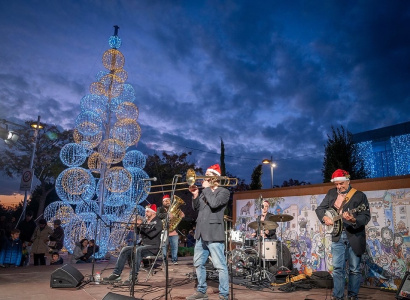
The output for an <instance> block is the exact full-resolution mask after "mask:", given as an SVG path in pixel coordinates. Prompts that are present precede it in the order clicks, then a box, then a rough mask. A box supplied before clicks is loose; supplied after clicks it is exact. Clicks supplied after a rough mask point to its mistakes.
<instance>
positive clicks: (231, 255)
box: [227, 214, 293, 280]
mask: <svg viewBox="0 0 410 300" xmlns="http://www.w3.org/2000/svg"><path fill="white" fill-rule="evenodd" d="M292 219H293V217H292V216H290V215H287V214H277V215H271V216H270V217H269V218H268V220H264V221H261V220H260V218H258V219H257V220H256V221H254V222H251V223H249V224H248V227H249V228H251V229H253V230H255V232H261V230H263V231H264V230H273V229H276V228H278V227H279V225H278V222H279V223H281V222H289V221H291V220H292ZM281 238H282V232H281ZM228 241H229V244H230V246H231V249H232V248H233V247H236V248H235V249H232V250H231V251H229V252H228V257H227V259H228V263H231V264H232V268H231V270H232V274H233V276H240V277H248V276H254V274H259V278H260V280H262V279H265V278H268V279H269V280H270V279H271V278H270V277H271V276H274V274H270V273H269V272H268V271H267V266H268V265H270V264H274V263H276V264H277V266H278V268H277V269H278V270H280V269H283V268H284V269H287V268H286V267H284V265H283V255H279V257H280V258H282V259H279V260H278V251H280V252H281V253H283V248H282V247H283V246H282V243H280V247H279V246H278V241H277V240H276V239H267V238H262V237H261V236H260V235H259V236H256V237H255V236H250V235H249V234H245V233H244V232H242V231H239V230H234V229H231V230H230V233H229V238H228ZM288 271H289V270H288Z"/></svg>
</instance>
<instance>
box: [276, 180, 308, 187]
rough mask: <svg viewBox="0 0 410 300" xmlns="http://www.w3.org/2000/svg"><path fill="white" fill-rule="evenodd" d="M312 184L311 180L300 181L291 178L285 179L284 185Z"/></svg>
mask: <svg viewBox="0 0 410 300" xmlns="http://www.w3.org/2000/svg"><path fill="white" fill-rule="evenodd" d="M308 184H311V183H310V182H305V181H299V180H297V179H296V180H294V179H292V178H290V179H289V180H288V181H286V180H285V181H284V182H283V184H282V187H288V186H298V185H308Z"/></svg>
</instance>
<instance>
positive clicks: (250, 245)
mask: <svg viewBox="0 0 410 300" xmlns="http://www.w3.org/2000/svg"><path fill="white" fill-rule="evenodd" d="M255 246H256V239H255V238H252V239H250V238H245V248H255Z"/></svg>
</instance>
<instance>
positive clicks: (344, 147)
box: [322, 126, 367, 182]
mask: <svg viewBox="0 0 410 300" xmlns="http://www.w3.org/2000/svg"><path fill="white" fill-rule="evenodd" d="M336 169H343V170H346V171H348V172H349V173H350V175H351V178H352V179H362V178H366V177H367V174H366V171H365V170H364V163H363V160H362V159H360V157H359V156H358V154H357V152H356V145H355V144H354V143H353V135H352V133H351V132H349V131H348V130H346V129H345V128H344V127H343V126H341V127H340V128H336V129H335V128H334V127H333V126H332V134H331V135H328V141H327V143H326V145H325V156H324V161H323V168H322V174H323V182H329V181H330V179H331V178H332V173H333V172H334V171H335V170H336Z"/></svg>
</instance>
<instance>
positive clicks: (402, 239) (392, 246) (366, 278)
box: [233, 189, 410, 288]
mask: <svg viewBox="0 0 410 300" xmlns="http://www.w3.org/2000/svg"><path fill="white" fill-rule="evenodd" d="M364 193H365V194H366V195H367V198H368V200H369V205H370V213H371V220H370V222H369V223H368V225H367V226H366V233H367V253H366V254H365V255H364V256H363V260H362V261H363V264H364V266H363V284H365V285H369V286H379V287H389V288H398V287H399V286H400V282H401V278H403V276H404V274H405V272H406V271H407V270H409V269H410V236H409V227H410V189H395V190H379V191H365V192H364ZM324 197H325V195H324V194H318V195H307V196H293V197H283V198H263V199H262V200H267V201H268V202H269V203H270V208H269V212H270V213H272V214H286V215H290V216H292V217H293V219H292V220H291V221H289V222H282V223H279V227H278V228H277V236H278V240H280V241H283V243H284V244H285V245H286V246H287V247H288V248H289V251H290V253H291V255H292V261H293V266H294V268H297V269H298V270H299V272H300V273H304V274H307V275H310V274H311V273H312V272H314V271H325V270H327V271H329V272H330V273H332V271H333V266H332V255H331V251H330V247H331V236H330V235H328V234H326V233H325V230H324V229H325V228H324V226H323V225H322V224H321V223H320V221H319V220H318V218H317V216H316V213H315V210H316V208H317V206H318V205H319V204H320V203H321V201H322V200H323V198H324ZM262 200H261V199H246V200H237V201H236V216H237V219H236V224H235V228H234V230H235V231H234V232H233V234H234V235H236V237H237V240H238V242H240V241H239V240H240V239H241V238H242V237H243V239H245V238H250V237H251V236H252V233H253V232H254V230H253V229H252V228H249V226H248V225H249V223H251V222H253V221H255V220H256V218H257V217H258V216H259V215H260V213H261V201H262ZM238 244H239V246H237V247H242V246H241V244H240V243H238Z"/></svg>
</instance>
